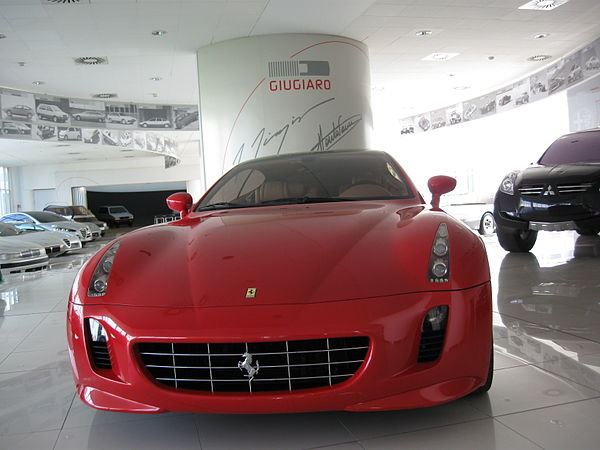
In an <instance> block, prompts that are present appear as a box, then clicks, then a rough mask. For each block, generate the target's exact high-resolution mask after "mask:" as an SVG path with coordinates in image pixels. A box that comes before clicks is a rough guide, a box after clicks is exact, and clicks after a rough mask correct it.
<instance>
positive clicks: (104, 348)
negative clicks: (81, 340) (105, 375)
mask: <svg viewBox="0 0 600 450" xmlns="http://www.w3.org/2000/svg"><path fill="white" fill-rule="evenodd" d="M90 346H91V350H90V351H91V354H92V355H91V356H92V361H93V362H94V365H95V366H96V367H97V368H98V369H112V364H111V363H110V355H109V354H108V344H107V343H106V342H92V343H91V344H90Z"/></svg>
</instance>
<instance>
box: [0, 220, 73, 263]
mask: <svg viewBox="0 0 600 450" xmlns="http://www.w3.org/2000/svg"><path fill="white" fill-rule="evenodd" d="M0 239H1V240H3V241H4V242H6V241H7V240H8V241H11V242H20V243H22V244H23V245H29V244H30V243H33V244H38V245H41V246H42V247H44V250H46V254H47V255H48V256H50V257H52V256H58V255H62V254H63V253H65V252H66V251H67V249H68V247H67V244H66V243H65V241H64V240H63V237H62V235H61V234H60V233H57V232H55V231H43V232H41V233H28V232H26V231H22V230H19V229H18V228H17V227H15V226H14V225H11V224H8V223H0Z"/></svg>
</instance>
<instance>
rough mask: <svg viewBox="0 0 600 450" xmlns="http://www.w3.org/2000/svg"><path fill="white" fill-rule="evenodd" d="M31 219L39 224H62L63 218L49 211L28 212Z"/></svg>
mask: <svg viewBox="0 0 600 450" xmlns="http://www.w3.org/2000/svg"><path fill="white" fill-rule="evenodd" d="M27 214H29V215H30V216H31V217H33V218H34V219H35V220H37V221H38V222H41V223H50V222H64V221H65V218H64V217H63V216H59V215H58V214H55V213H53V212H49V211H29V212H28V213H27Z"/></svg>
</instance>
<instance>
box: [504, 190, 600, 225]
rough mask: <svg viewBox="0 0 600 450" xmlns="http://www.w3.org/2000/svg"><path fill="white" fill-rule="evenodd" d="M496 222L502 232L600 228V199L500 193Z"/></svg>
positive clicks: (593, 197) (599, 196)
mask: <svg viewBox="0 0 600 450" xmlns="http://www.w3.org/2000/svg"><path fill="white" fill-rule="evenodd" d="M494 219H495V220H496V224H497V225H498V226H499V227H501V228H512V229H515V230H520V231H526V230H529V229H532V230H544V231H562V230H574V229H594V228H599V227H600V195H591V194H590V193H585V194H576V195H570V196H562V197H559V196H556V197H543V196H537V197H534V198H531V199H530V198H524V197H523V196H521V195H518V194H516V195H508V194H505V193H503V192H498V193H497V194H496V198H495V200H494Z"/></svg>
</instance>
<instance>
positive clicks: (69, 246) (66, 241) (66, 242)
mask: <svg viewBox="0 0 600 450" xmlns="http://www.w3.org/2000/svg"><path fill="white" fill-rule="evenodd" d="M63 242H64V243H65V244H67V248H71V241H70V240H68V239H63Z"/></svg>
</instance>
